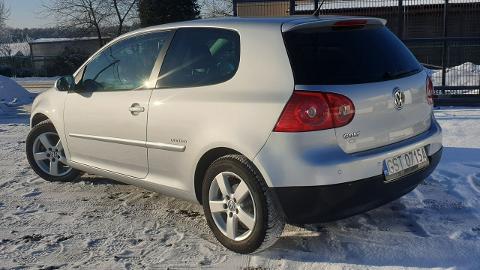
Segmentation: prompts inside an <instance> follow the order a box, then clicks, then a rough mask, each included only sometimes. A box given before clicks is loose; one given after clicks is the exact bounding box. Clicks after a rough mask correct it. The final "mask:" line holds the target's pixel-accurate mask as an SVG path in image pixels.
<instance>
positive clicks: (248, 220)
mask: <svg viewBox="0 0 480 270" xmlns="http://www.w3.org/2000/svg"><path fill="white" fill-rule="evenodd" d="M237 216H238V219H239V220H240V222H242V223H243V225H245V226H247V228H248V229H249V230H251V229H253V227H254V226H255V218H254V217H253V216H251V215H250V214H249V213H247V212H245V211H244V210H243V209H242V207H239V208H238V214H237Z"/></svg>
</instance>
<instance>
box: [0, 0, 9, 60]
mask: <svg viewBox="0 0 480 270" xmlns="http://www.w3.org/2000/svg"><path fill="white" fill-rule="evenodd" d="M9 16H10V10H9V9H8V7H7V6H6V4H5V1H4V0H0V56H9V55H10V54H11V52H10V51H11V50H10V46H9V45H8V44H7V43H9V42H10V38H11V36H10V35H9V33H8V31H7V29H6V22H7V20H8V17H9Z"/></svg>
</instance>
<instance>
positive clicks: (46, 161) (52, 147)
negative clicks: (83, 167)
mask: <svg viewBox="0 0 480 270" xmlns="http://www.w3.org/2000/svg"><path fill="white" fill-rule="evenodd" d="M35 153H36V154H35ZM26 154H27V159H28V163H29V164H30V166H31V167H32V169H33V170H34V171H35V173H36V174H38V176H40V177H41V178H43V179H45V180H47V181H51V182H68V181H72V180H75V179H76V178H77V177H78V176H79V175H80V172H79V171H78V170H75V169H73V168H71V167H69V166H68V165H67V164H66V163H67V161H66V157H65V152H64V150H63V146H62V143H61V141H60V138H59V137H58V133H57V131H56V130H55V127H54V126H53V124H52V122H51V121H50V120H45V121H43V122H41V123H39V124H38V125H36V126H34V127H33V128H32V129H31V130H30V132H29V133H28V136H27V140H26ZM52 163H53V165H51V164H52Z"/></svg>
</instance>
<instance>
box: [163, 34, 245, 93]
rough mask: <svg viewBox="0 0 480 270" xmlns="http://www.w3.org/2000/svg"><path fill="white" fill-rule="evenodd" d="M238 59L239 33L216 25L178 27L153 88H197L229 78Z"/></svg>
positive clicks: (235, 69) (236, 67)
mask: <svg viewBox="0 0 480 270" xmlns="http://www.w3.org/2000/svg"><path fill="white" fill-rule="evenodd" d="M239 62H240V36H239V35H238V33H237V32H235V31H232V30H226V29H217V28H181V29H178V30H177V31H176V33H175V36H174V38H173V41H172V44H171V45H170V48H169V49H168V52H167V55H166V56H165V60H164V62H163V64H162V68H161V71H160V75H159V81H158V84H157V87H160V88H170V87H197V86H204V85H212V84H219V83H222V82H225V81H228V80H229V79H231V78H232V77H233V76H234V75H235V73H236V72H237V69H238V65H239Z"/></svg>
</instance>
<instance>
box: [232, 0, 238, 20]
mask: <svg viewBox="0 0 480 270" xmlns="http://www.w3.org/2000/svg"><path fill="white" fill-rule="evenodd" d="M237 5H238V3H237V0H233V1H232V6H233V16H235V17H236V16H238V13H237Z"/></svg>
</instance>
